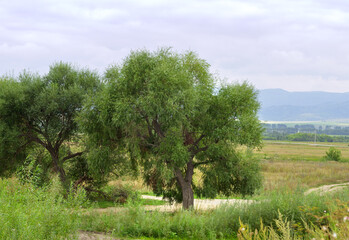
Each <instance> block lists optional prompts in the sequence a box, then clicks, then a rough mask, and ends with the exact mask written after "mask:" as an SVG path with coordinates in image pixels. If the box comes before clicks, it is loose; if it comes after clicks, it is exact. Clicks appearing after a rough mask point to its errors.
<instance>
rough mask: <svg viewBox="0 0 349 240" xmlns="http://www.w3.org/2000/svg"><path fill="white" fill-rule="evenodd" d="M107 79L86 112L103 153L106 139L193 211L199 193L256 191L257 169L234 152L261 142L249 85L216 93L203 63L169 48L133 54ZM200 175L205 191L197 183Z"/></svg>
mask: <svg viewBox="0 0 349 240" xmlns="http://www.w3.org/2000/svg"><path fill="white" fill-rule="evenodd" d="M105 77H106V81H107V83H106V84H107V87H106V88H105V89H104V91H103V93H102V94H101V95H100V96H99V97H98V98H97V99H95V101H94V103H91V104H90V105H89V107H87V108H86V109H85V113H84V114H85V115H84V116H85V123H84V125H85V126H87V128H86V131H87V133H88V134H89V135H90V136H92V137H93V138H94V141H95V142H96V143H98V144H97V145H98V146H99V147H101V146H102V145H103V144H101V142H105V141H106V138H109V141H108V144H107V145H108V148H109V149H110V148H117V149H120V148H121V146H123V147H124V148H126V149H127V150H128V152H129V158H130V159H131V160H132V161H133V162H135V163H138V164H140V165H141V170H142V171H143V177H144V179H145V181H146V183H147V184H148V185H150V186H151V187H152V188H153V191H154V192H155V193H156V194H158V195H163V196H164V197H168V198H170V199H176V200H177V201H178V200H179V201H183V208H184V209H188V208H191V207H193V204H194V195H193V194H194V191H195V192H197V193H198V194H201V195H204V196H208V197H214V196H215V195H216V194H218V193H223V194H226V195H230V194H231V193H232V192H240V193H243V194H251V193H253V191H254V190H255V188H256V187H257V186H258V185H259V183H260V181H259V176H260V175H259V174H258V166H259V165H258V163H257V162H256V161H253V160H249V159H246V158H244V156H243V155H242V154H240V153H238V151H237V150H236V148H237V146H239V145H245V146H248V147H255V146H259V145H260V143H261V132H262V128H261V126H260V123H259V120H258V118H257V110H258V108H259V103H258V101H257V93H256V91H255V90H254V88H253V87H252V86H250V85H249V84H247V83H242V84H235V85H227V86H223V87H221V88H220V89H218V88H217V86H216V85H215V79H214V77H213V76H212V74H210V73H209V64H208V63H207V62H206V61H204V60H202V59H200V58H198V57H197V56H196V55H195V54H194V53H193V52H188V53H186V54H177V53H175V52H173V51H171V50H170V49H160V50H159V51H156V52H153V53H152V52H149V51H146V50H142V51H136V52H132V53H131V54H130V55H129V56H128V57H127V58H126V59H125V60H124V62H123V63H122V65H121V66H120V67H118V66H112V67H110V68H109V69H108V70H107V71H106V74H105ZM101 133H105V134H101ZM113 143H114V144H113ZM124 155H125V154H124ZM91 161H93V160H91ZM195 169H199V170H200V171H201V172H202V178H203V180H202V184H196V183H194V182H193V175H194V170H195Z"/></svg>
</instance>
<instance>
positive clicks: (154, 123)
mask: <svg viewBox="0 0 349 240" xmlns="http://www.w3.org/2000/svg"><path fill="white" fill-rule="evenodd" d="M153 127H154V129H155V132H156V133H157V134H158V135H159V136H160V137H165V134H164V133H163V132H162V130H161V126H160V124H159V123H158V121H157V120H156V119H154V120H153Z"/></svg>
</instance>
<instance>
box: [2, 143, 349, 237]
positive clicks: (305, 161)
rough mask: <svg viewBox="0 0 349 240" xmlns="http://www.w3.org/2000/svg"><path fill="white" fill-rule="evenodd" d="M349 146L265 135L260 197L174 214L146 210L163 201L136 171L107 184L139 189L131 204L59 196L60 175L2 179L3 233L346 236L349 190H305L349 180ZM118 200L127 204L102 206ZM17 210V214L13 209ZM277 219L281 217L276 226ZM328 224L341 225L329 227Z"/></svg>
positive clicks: (157, 235)
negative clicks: (331, 155)
mask: <svg viewBox="0 0 349 240" xmlns="http://www.w3.org/2000/svg"><path fill="white" fill-rule="evenodd" d="M324 145H325V146H324ZM329 146H335V147H336V148H338V149H340V150H341V151H342V155H343V160H344V161H343V162H335V161H325V160H324V159H323V156H324V155H325V152H326V151H327V150H328V148H329ZM348 149H349V147H348V146H347V145H346V144H343V143H331V144H321V145H314V144H309V143H300V144H293V143H289V142H282V143H281V142H279V143H276V142H271V141H266V142H265V143H264V148H263V149H262V150H261V151H257V152H256V155H257V157H258V158H260V159H261V167H262V173H263V177H264V184H263V188H262V189H261V190H260V191H259V192H258V193H257V194H256V195H254V196H252V197H249V199H251V200H254V201H255V202H253V201H252V202H251V201H250V202H249V204H241V203H240V204H235V205H234V204H233V205H230V206H227V205H226V206H222V207H220V208H218V209H216V210H207V211H203V210H195V211H189V212H188V211H184V212H183V211H175V212H170V213H167V212H161V211H157V210H155V211H154V210H146V209H149V208H145V207H144V205H153V207H154V208H152V209H156V205H159V204H164V202H163V201H158V200H156V201H155V200H154V201H148V200H147V201H145V200H142V199H140V194H150V195H153V194H152V192H151V190H150V189H149V188H147V187H145V186H144V185H143V184H142V181H141V180H140V179H133V178H131V177H123V178H120V179H117V180H116V179H115V180H112V181H110V182H109V186H108V187H109V188H110V189H128V190H131V191H137V192H138V194H135V195H134V197H132V199H133V200H132V201H129V202H128V203H126V205H116V204H115V203H113V202H103V201H100V202H96V203H93V202H89V201H87V200H86V196H85V194H84V192H78V193H77V194H76V195H74V194H73V195H71V196H68V198H67V199H63V198H61V197H60V196H59V191H60V190H59V186H58V185H59V183H58V180H56V181H54V182H53V183H52V184H51V185H50V186H49V187H48V188H46V189H35V188H33V187H32V186H30V185H26V186H21V185H19V183H18V181H17V180H16V179H15V178H14V179H9V180H0V197H1V198H0V202H1V203H2V204H1V207H0V214H1V215H2V216H3V218H2V220H1V221H0V222H1V223H2V226H4V227H3V228H2V230H1V231H0V238H1V239H19V238H20V239H98V237H105V236H112V237H115V238H118V239H119V238H123V239H124V238H127V239H133V238H136V239H149V238H150V239H159V238H161V239H252V238H248V236H252V235H251V234H252V233H251V232H250V231H252V230H254V229H259V231H260V233H261V232H262V233H263V232H264V234H266V235H265V236H267V237H266V238H261V239H286V238H284V237H285V236H286V235H282V234H290V236H292V237H290V238H288V239H297V238H296V237H297V235H295V234H298V235H299V236H301V237H300V239H303V237H302V236H306V237H305V239H308V238H309V239H311V238H315V239H321V238H324V239H326V238H328V237H329V236H332V235H333V233H335V234H337V235H338V236H339V237H338V239H341V238H342V239H346V238H347V235H345V234H347V232H348V231H349V224H348V222H343V219H346V217H347V209H348V208H349V205H348V204H349V192H348V191H349V190H343V191H339V192H337V193H334V195H325V196H322V197H318V195H313V194H311V195H304V191H305V190H307V189H309V188H314V187H318V186H321V185H327V184H335V183H345V182H349V174H348V173H349V162H348V161H347V160H348V159H349V151H348ZM231 197H232V198H237V197H238V198H241V196H231ZM336 199H338V200H336ZM115 206H116V207H117V209H121V210H120V211H108V209H105V210H103V211H99V210H101V208H110V209H113V208H115ZM25 209H32V210H31V211H26V210H25ZM14 212H15V213H16V214H12V213H14ZM52 214H53V215H52ZM280 214H281V215H280ZM41 216H43V217H41ZM51 216H54V217H51ZM261 220H262V221H263V224H264V226H266V227H268V226H272V228H265V227H263V226H261V225H260V223H261ZM276 221H279V222H278V224H279V225H277V226H276V225H275V224H276ZM312 224H313V225H312ZM36 226H40V227H39V228H38V227H36ZM287 226H289V227H287ZM290 226H291V228H290ZM324 227H326V229H327V230H326V231H325V230H323V229H325V228H324ZM329 227H330V228H331V229H335V230H331V231H329V230H328V229H329ZM280 228H281V229H280ZM305 229H307V230H305ZM273 231H275V232H274V233H273ZM334 231H336V232H334ZM96 233H98V234H96ZM280 233H281V235H278V234H280ZM305 233H306V235H302V234H305ZM254 234H256V233H254ZM340 237H341V238H340ZM328 239H333V238H328Z"/></svg>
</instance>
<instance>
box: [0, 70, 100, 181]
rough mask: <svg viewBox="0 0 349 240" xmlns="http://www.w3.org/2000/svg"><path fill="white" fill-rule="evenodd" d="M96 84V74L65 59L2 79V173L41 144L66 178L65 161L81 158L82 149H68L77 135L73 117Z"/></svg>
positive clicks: (57, 170) (0, 146)
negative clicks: (39, 71)
mask: <svg viewBox="0 0 349 240" xmlns="http://www.w3.org/2000/svg"><path fill="white" fill-rule="evenodd" d="M99 88H100V81H99V77H98V75H97V74H96V73H94V72H91V71H89V70H79V69H76V68H74V67H73V66H71V65H70V64H66V63H57V64H54V65H52V66H51V67H50V70H49V72H48V74H46V75H44V76H40V75H38V74H31V73H28V72H23V73H22V74H20V75H19V77H18V78H16V79H15V78H3V79H1V80H0V161H1V171H2V173H5V172H6V171H7V172H8V171H9V170H10V169H11V168H12V169H13V168H14V167H16V163H20V162H21V161H23V159H24V158H25V157H26V153H27V152H26V151H27V150H28V149H29V148H42V149H45V150H46V151H47V152H48V153H49V156H50V157H51V158H50V162H49V165H50V167H51V169H52V170H53V171H54V172H55V173H57V174H58V175H59V177H60V179H61V181H62V182H66V170H65V167H64V166H65V162H66V161H71V160H72V159H77V158H79V157H80V160H81V161H82V159H81V155H82V154H83V149H82V148H79V147H77V146H75V149H72V148H70V147H69V143H72V142H74V140H73V138H74V137H77V136H78V134H79V130H78V125H77V121H76V116H77V114H78V113H79V112H80V111H81V109H82V105H83V101H84V99H85V98H86V97H88V96H89V95H93V94H95V93H96V91H97V90H98V89H99Z"/></svg>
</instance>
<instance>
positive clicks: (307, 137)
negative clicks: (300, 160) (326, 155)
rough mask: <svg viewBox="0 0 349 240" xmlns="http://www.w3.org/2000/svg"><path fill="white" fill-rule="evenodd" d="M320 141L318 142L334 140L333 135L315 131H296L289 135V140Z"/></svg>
mask: <svg viewBox="0 0 349 240" xmlns="http://www.w3.org/2000/svg"><path fill="white" fill-rule="evenodd" d="M315 139H316V141H318V142H333V137H331V136H329V135H326V134H317V135H316V136H315V134H314V133H295V134H290V135H288V136H287V140H290V141H304V142H307V141H315Z"/></svg>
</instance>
